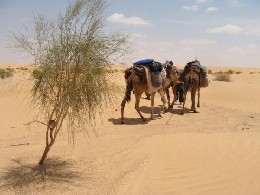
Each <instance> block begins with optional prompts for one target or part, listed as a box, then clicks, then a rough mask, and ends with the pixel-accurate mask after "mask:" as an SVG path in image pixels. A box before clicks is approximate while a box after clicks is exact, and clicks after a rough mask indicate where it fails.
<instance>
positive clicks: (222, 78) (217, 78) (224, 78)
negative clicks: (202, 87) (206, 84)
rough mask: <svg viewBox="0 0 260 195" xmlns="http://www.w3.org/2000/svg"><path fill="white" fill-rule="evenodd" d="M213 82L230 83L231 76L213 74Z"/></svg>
mask: <svg viewBox="0 0 260 195" xmlns="http://www.w3.org/2000/svg"><path fill="white" fill-rule="evenodd" d="M214 80H215V81H225V82H231V75H230V74H228V73H217V74H215V78H214Z"/></svg>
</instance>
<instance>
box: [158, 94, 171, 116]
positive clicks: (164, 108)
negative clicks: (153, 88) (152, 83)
mask: <svg viewBox="0 0 260 195" xmlns="http://www.w3.org/2000/svg"><path fill="white" fill-rule="evenodd" d="M158 93H159V94H160V96H161V100H162V102H163V113H165V112H166V110H167V108H166V104H167V100H166V98H165V95H164V91H163V89H159V90H158ZM168 105H169V102H168Z"/></svg>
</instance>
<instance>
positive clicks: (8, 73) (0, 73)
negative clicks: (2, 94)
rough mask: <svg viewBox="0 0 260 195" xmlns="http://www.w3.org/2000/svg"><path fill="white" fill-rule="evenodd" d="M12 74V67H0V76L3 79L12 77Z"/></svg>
mask: <svg viewBox="0 0 260 195" xmlns="http://www.w3.org/2000/svg"><path fill="white" fill-rule="evenodd" d="M13 74H14V69H12V68H5V69H4V68H0V78H1V79H5V78H9V77H12V76H13Z"/></svg>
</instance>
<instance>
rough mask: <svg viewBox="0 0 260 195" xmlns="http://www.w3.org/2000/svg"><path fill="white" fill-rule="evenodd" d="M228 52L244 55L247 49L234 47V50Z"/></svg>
mask: <svg viewBox="0 0 260 195" xmlns="http://www.w3.org/2000/svg"><path fill="white" fill-rule="evenodd" d="M227 52H229V53H239V54H241V53H244V52H245V49H243V48H240V47H232V48H230V49H228V50H227Z"/></svg>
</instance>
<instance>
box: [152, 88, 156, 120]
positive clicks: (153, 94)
mask: <svg viewBox="0 0 260 195" xmlns="http://www.w3.org/2000/svg"><path fill="white" fill-rule="evenodd" d="M154 96H155V92H154V93H152V94H151V120H154V119H155V118H154Z"/></svg>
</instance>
